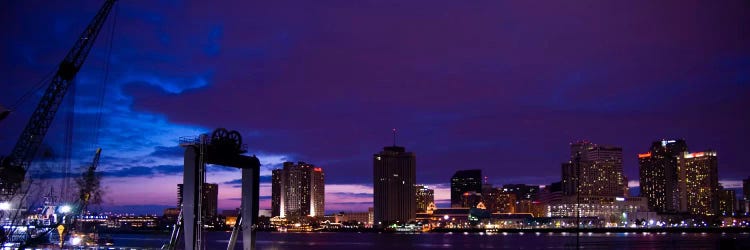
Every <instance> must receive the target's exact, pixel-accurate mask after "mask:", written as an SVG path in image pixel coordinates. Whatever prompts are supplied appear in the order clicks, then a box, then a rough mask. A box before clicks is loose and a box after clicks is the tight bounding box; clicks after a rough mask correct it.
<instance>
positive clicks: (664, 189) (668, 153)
mask: <svg viewBox="0 0 750 250" xmlns="http://www.w3.org/2000/svg"><path fill="white" fill-rule="evenodd" d="M685 152H687V143H685V141H684V140H662V141H655V142H653V143H652V144H651V149H650V150H649V151H648V152H646V153H643V154H638V165H639V172H640V188H641V196H642V197H646V199H647V200H648V206H649V208H650V209H651V210H652V211H655V212H660V213H665V212H677V211H678V210H679V209H678V208H679V206H680V199H679V196H678V190H679V188H678V182H679V178H678V174H677V158H678V157H680V156H682V155H684V153H685Z"/></svg>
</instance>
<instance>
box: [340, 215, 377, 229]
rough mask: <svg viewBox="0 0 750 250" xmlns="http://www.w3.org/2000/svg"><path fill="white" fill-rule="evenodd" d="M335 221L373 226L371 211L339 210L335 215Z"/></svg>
mask: <svg viewBox="0 0 750 250" xmlns="http://www.w3.org/2000/svg"><path fill="white" fill-rule="evenodd" d="M333 219H334V223H342V224H358V225H362V226H366V227H367V226H371V225H370V223H369V221H370V213H369V212H339V213H337V214H334V215H333Z"/></svg>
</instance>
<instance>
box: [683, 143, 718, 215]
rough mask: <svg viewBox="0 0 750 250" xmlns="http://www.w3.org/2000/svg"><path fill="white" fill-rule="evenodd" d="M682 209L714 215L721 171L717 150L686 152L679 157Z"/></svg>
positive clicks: (697, 213)
mask: <svg viewBox="0 0 750 250" xmlns="http://www.w3.org/2000/svg"><path fill="white" fill-rule="evenodd" d="M677 163H678V170H677V172H678V178H679V197H680V211H681V212H688V213H690V214H696V215H714V214H716V212H717V210H718V205H719V203H718V199H717V197H716V195H717V193H718V191H719V172H718V161H717V158H716V152H714V151H706V152H697V153H687V152H685V153H684V154H683V156H682V157H678V159H677Z"/></svg>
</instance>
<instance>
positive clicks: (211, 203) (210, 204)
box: [177, 183, 219, 222]
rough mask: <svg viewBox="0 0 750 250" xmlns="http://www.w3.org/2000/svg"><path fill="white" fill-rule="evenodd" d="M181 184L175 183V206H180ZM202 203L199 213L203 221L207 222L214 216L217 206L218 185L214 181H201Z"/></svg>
mask: <svg viewBox="0 0 750 250" xmlns="http://www.w3.org/2000/svg"><path fill="white" fill-rule="evenodd" d="M182 190H183V187H182V184H177V208H182V193H183V191H182ZM201 198H202V199H203V205H202V206H201V214H203V221H205V222H209V221H213V219H215V218H216V215H217V213H218V208H219V185H218V184H215V183H203V197H201Z"/></svg>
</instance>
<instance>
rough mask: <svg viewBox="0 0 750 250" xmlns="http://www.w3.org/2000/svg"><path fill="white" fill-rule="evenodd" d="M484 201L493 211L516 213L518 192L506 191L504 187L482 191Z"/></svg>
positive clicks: (490, 210)
mask: <svg viewBox="0 0 750 250" xmlns="http://www.w3.org/2000/svg"><path fill="white" fill-rule="evenodd" d="M482 192H483V193H482V202H483V203H484V205H485V207H486V208H487V210H488V211H489V212H491V213H515V212H516V206H515V204H516V194H515V193H512V192H505V191H503V189H502V188H492V189H489V190H488V189H485V190H483V191H482Z"/></svg>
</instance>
